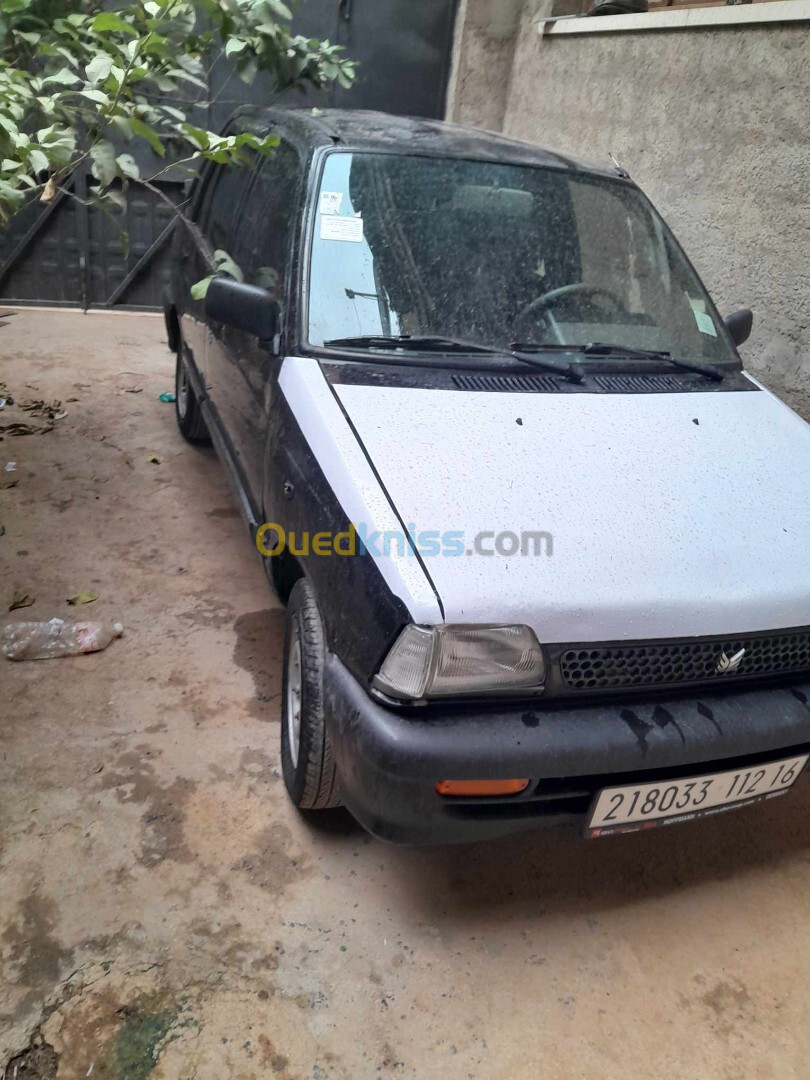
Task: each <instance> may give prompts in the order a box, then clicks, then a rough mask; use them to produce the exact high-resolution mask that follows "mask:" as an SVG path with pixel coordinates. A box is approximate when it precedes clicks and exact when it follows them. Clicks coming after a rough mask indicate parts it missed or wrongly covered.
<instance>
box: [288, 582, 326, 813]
mask: <svg viewBox="0 0 810 1080" xmlns="http://www.w3.org/2000/svg"><path fill="white" fill-rule="evenodd" d="M324 657H325V649H324V642H323V627H322V625H321V617H320V615H319V613H318V605H317V604H316V603H315V594H314V592H313V590H312V586H311V585H310V583H309V582H308V581H307V579H306V578H300V579H299V580H298V581H297V582H296V583H295V585H294V586H293V590H292V592H291V593H290V599H289V603H288V604H287V616H286V624H285V633H284V671H283V677H282V692H281V768H282V772H283V774H284V784H285V786H286V788H287V794H288V795H289V796H290V799H291V800H292V802H293V803H294V804H295V806H297V807H298V808H299V809H300V810H326V809H328V808H329V807H332V806H340V798H339V796H338V778H337V770H336V769H335V762H334V758H333V757H332V747H331V744H330V742H329V733H328V732H327V730H326V724H325V722H324V707H323V669H324Z"/></svg>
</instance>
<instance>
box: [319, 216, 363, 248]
mask: <svg viewBox="0 0 810 1080" xmlns="http://www.w3.org/2000/svg"><path fill="white" fill-rule="evenodd" d="M321 240H343V241H348V242H349V243H351V244H360V243H362V242H363V219H362V218H361V217H337V215H335V214H323V215H322V216H321Z"/></svg>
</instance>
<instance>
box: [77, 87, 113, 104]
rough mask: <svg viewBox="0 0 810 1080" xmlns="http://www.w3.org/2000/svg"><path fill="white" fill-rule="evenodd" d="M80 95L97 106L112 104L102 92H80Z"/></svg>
mask: <svg viewBox="0 0 810 1080" xmlns="http://www.w3.org/2000/svg"><path fill="white" fill-rule="evenodd" d="M79 93H80V94H81V95H82V97H86V98H87V100H88V101H95V103H96V105H109V104H110V99H109V98H108V97H107V95H106V94H104V93H102V92H101V90H80V91H79Z"/></svg>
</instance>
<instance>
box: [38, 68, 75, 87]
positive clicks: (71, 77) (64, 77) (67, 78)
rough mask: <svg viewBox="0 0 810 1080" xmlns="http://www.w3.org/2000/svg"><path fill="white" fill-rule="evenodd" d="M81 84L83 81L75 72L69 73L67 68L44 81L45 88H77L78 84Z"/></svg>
mask: <svg viewBox="0 0 810 1080" xmlns="http://www.w3.org/2000/svg"><path fill="white" fill-rule="evenodd" d="M79 82H81V79H80V78H79V76H78V75H76V74H75V73H74V72H73V71H68V69H67V68H64V67H63V68H60V69H59V70H58V71H56V72H54V74H53V75H48V76H47V77H46V78H44V79H43V80H42V85H43V86H75V85H76V83H79Z"/></svg>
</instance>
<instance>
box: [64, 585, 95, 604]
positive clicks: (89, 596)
mask: <svg viewBox="0 0 810 1080" xmlns="http://www.w3.org/2000/svg"><path fill="white" fill-rule="evenodd" d="M94 600H98V597H97V596H96V594H95V593H91V592H88V591H87V589H85V590H84V591H83V592H77V593H76V595H75V596H71V597H68V603H69V604H73V606H74V607H75V606H76V605H77V604H92V603H93V601H94Z"/></svg>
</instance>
